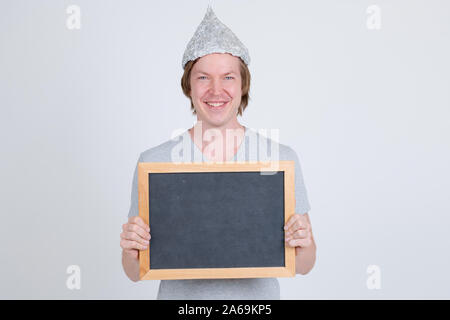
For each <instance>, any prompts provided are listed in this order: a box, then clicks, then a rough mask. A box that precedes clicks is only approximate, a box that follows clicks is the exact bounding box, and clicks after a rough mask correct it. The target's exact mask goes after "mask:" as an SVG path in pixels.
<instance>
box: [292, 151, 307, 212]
mask: <svg viewBox="0 0 450 320" xmlns="http://www.w3.org/2000/svg"><path fill="white" fill-rule="evenodd" d="M291 150H292V158H293V160H294V162H295V213H298V214H304V213H309V210H311V206H310V205H309V200H308V192H307V191H306V187H305V182H304V180H303V174H302V167H301V164H300V160H299V157H298V155H297V153H296V152H295V150H293V149H291Z"/></svg>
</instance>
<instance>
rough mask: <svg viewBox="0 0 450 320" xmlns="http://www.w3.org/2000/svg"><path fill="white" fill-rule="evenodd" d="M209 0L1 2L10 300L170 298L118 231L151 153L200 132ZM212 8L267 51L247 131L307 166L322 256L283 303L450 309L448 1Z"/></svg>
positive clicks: (256, 63)
mask: <svg viewBox="0 0 450 320" xmlns="http://www.w3.org/2000/svg"><path fill="white" fill-rule="evenodd" d="M208 3H209V2H208V1H195V2H194V1H143V0H142V1H118V0H115V1H112V0H109V1H106V0H104V1H80V0H74V1H56V0H53V1H50V0H47V1H44V0H40V1H17V0H14V1H12V0H10V1H1V2H0V45H1V47H0V107H1V117H0V134H1V167H0V173H1V179H0V196H1V201H0V212H1V230H2V231H1V232H0V246H1V247H0V250H1V252H0V259H1V263H0V268H1V272H0V283H1V285H0V298H3V299H11V298H27V299H37V298H40V299H46V298H57V299H81V298H83V299H92V298H101V299H112V298H123V299H128V298H138V299H154V298H155V297H156V292H157V288H158V285H159V281H146V282H140V283H133V282H131V281H130V280H128V278H127V277H126V276H125V274H124V272H123V271H122V266H121V260H120V257H121V256H120V254H121V250H120V247H119V234H120V232H121V225H122V224H123V223H124V222H125V221H126V219H127V213H128V208H129V204H130V191H131V179H132V174H133V170H134V166H135V164H136V160H137V157H138V155H139V153H140V152H142V151H144V150H146V149H148V148H151V147H153V146H156V145H158V144H160V143H162V142H164V141H166V140H168V139H170V137H171V133H172V132H173V131H174V130H176V129H180V128H188V127H190V126H191V125H192V124H193V123H194V122H195V118H194V117H193V116H192V115H191V112H190V103H189V100H188V99H187V98H185V97H184V96H183V94H182V91H181V87H180V78H181V76H182V68H181V58H182V55H183V52H184V49H185V47H186V44H187V42H188V41H189V39H190V38H191V37H192V35H193V34H194V31H195V29H196V28H197V26H198V24H199V23H200V21H201V19H202V18H203V16H204V14H205V12H206V8H207V5H208ZM71 4H75V5H78V6H79V7H80V9H81V29H80V30H69V29H68V28H67V27H66V20H67V18H68V16H69V15H68V14H67V13H66V9H67V7H68V6H69V5H71ZM212 4H213V9H214V11H215V13H216V14H217V16H218V17H219V19H220V20H221V21H223V22H224V23H225V24H226V25H227V26H228V27H230V28H231V30H233V32H235V33H236V35H237V36H238V37H239V38H240V39H241V40H242V42H243V43H244V44H245V45H246V46H247V47H248V48H249V51H250V56H251V59H252V61H251V64H250V72H251V74H252V84H251V101H250V104H249V106H248V108H247V110H246V111H245V112H244V116H243V118H242V124H244V125H246V126H249V127H252V128H266V129H280V142H281V143H284V144H287V145H289V146H291V147H292V148H294V149H295V150H296V151H297V153H298V155H299V157H300V161H301V165H302V169H303V176H304V180H305V184H306V188H307V191H308V195H309V200H310V203H311V211H310V213H309V214H310V217H311V220H312V226H313V231H314V236H315V240H316V243H317V261H316V265H315V267H314V269H313V270H312V271H311V272H310V273H309V274H308V275H306V276H302V275H297V277H296V278H290V279H280V284H281V297H282V299H349V298H357V299H416V298H425V299H429V298H446V299H448V298H450V276H449V270H450V258H449V252H450V239H449V238H450V237H449V231H448V228H449V224H450V223H449V222H450V219H449V213H450V210H449V207H450V206H449V190H450V188H449V187H450V185H449V184H450V183H449V181H450V170H449V165H448V164H449V163H450V148H449V137H450V126H449V117H450V90H449V89H450V62H449V57H450V46H449V39H450V37H449V36H450V5H449V2H448V1H444V0H442V1H437V0H433V1H425V0H421V1H406V0H405V1H400V0H395V1H394V0H390V1H376V2H372V1H365V0H364V1H334V0H323V1H280V0H278V1H260V0H258V1H242V0H239V1H238V0H233V1H230V0H227V1H212ZM369 5H378V6H379V8H380V9H381V29H380V30H369V29H368V28H367V26H366V21H367V19H368V17H369V14H368V13H367V12H366V9H367V8H368V6H369ZM73 264H74V265H79V266H80V268H81V289H80V290H69V289H67V287H66V279H67V277H68V274H66V268H67V267H68V266H69V265H73ZM369 265H378V266H379V267H380V270H381V289H379V290H369V289H368V287H367V285H366V281H367V278H368V277H369V274H368V273H367V267H368V266H369Z"/></svg>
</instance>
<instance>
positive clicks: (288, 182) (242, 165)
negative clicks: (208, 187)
mask: <svg viewBox="0 0 450 320" xmlns="http://www.w3.org/2000/svg"><path fill="white" fill-rule="evenodd" d="M294 168H295V165H294V161H260V162H193V163H172V162H140V163H139V164H138V193H139V216H140V217H141V218H142V219H143V220H144V222H145V223H146V224H148V223H149V181H148V174H149V173H170V172H172V173H176V172H239V171H260V172H261V171H284V191H285V193H284V203H285V205H284V208H285V212H284V223H286V222H287V221H288V220H289V218H290V217H291V216H292V215H293V214H294V210H295V191H294V186H295V184H294V181H295V179H294V174H295V172H294ZM150 228H151V226H150ZM139 266H140V268H139V269H140V270H139V277H140V279H141V280H169V279H170V280H172V279H216V278H271V277H294V276H295V248H292V247H287V246H286V244H285V266H284V267H252V268H208V269H205V268H192V269H154V270H152V269H150V247H148V248H147V249H146V250H141V251H139Z"/></svg>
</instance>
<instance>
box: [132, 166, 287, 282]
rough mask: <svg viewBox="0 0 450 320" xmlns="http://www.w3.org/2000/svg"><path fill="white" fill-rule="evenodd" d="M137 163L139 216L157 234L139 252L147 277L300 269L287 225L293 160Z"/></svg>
mask: <svg viewBox="0 0 450 320" xmlns="http://www.w3.org/2000/svg"><path fill="white" fill-rule="evenodd" d="M274 164H275V165H274ZM264 168H271V170H270V171H267V170H263V169H264ZM273 168H276V169H277V170H273ZM138 170H139V172H138V179H139V181H138V182H139V211H140V212H139V215H140V216H141V217H142V218H143V219H144V221H145V222H146V223H148V224H149V225H150V229H151V231H150V233H151V235H152V239H151V241H150V247H149V248H148V249H147V250H143V251H141V252H140V269H141V272H140V275H141V279H194V278H196V279H201V278H244V277H246V278H256V277H283V276H284V277H285V276H294V275H295V271H294V270H295V265H294V263H295V262H294V253H293V248H288V247H286V246H285V242H284V229H283V227H284V224H285V222H286V221H287V220H288V218H289V217H290V216H291V215H292V214H294V212H293V209H294V207H295V203H294V201H295V200H294V194H295V193H294V184H293V181H294V163H293V161H278V162H276V163H274V162H271V163H269V162H264V163H261V162H259V163H255V162H253V163H249V162H227V163H220V164H218V163H212V164H208V163H184V164H174V163H158V162H156V163H139V164H138Z"/></svg>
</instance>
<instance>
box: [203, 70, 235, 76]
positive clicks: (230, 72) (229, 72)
mask: <svg viewBox="0 0 450 320" xmlns="http://www.w3.org/2000/svg"><path fill="white" fill-rule="evenodd" d="M195 73H201V74H206V75H207V76H209V75H210V74H209V73H207V72H205V71H202V70H199V71H197V72H195ZM227 74H236V73H235V72H233V71H228V72H225V73H224V74H223V76H226V75H227Z"/></svg>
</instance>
